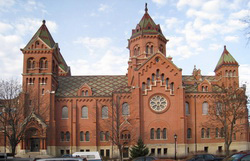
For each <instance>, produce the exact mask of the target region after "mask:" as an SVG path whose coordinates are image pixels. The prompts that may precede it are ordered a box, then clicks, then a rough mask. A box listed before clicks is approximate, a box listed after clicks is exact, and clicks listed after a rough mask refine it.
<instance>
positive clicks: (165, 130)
mask: <svg viewBox="0 0 250 161" xmlns="http://www.w3.org/2000/svg"><path fill="white" fill-rule="evenodd" d="M162 138H163V139H167V129H166V128H164V129H163V131H162Z"/></svg>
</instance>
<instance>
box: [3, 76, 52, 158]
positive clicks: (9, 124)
mask: <svg viewBox="0 0 250 161" xmlns="http://www.w3.org/2000/svg"><path fill="white" fill-rule="evenodd" d="M35 91H36V90H33V93H29V94H27V93H24V92H22V86H21V84H20V83H19V82H18V81H17V80H15V79H10V80H1V81H0V105H1V109H0V111H1V112H0V128H1V131H2V132H3V134H4V139H5V141H4V142H5V143H4V144H5V147H6V144H7V143H8V144H9V145H10V148H11V153H12V155H13V156H14V155H15V154H16V147H17V145H18V144H19V143H20V141H21V140H22V139H23V138H24V135H25V131H26V129H27V126H28V124H29V120H30V118H31V116H32V114H33V113H36V114H38V115H39V116H42V117H43V116H45V113H46V108H43V109H42V108H41V110H40V111H39V110H38V109H39V108H40V106H42V105H41V104H42V103H46V104H47V101H42V100H43V99H44V98H42V97H37V96H35V95H34V93H36V92H35ZM31 101H32V102H33V103H31ZM45 107H46V106H45Z"/></svg>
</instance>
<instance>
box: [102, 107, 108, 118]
mask: <svg viewBox="0 0 250 161" xmlns="http://www.w3.org/2000/svg"><path fill="white" fill-rule="evenodd" d="M102 118H103V119H106V118H108V107H107V106H103V107H102Z"/></svg>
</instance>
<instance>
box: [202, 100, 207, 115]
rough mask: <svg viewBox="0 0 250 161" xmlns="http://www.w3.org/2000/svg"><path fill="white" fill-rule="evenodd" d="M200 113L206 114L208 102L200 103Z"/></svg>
mask: <svg viewBox="0 0 250 161" xmlns="http://www.w3.org/2000/svg"><path fill="white" fill-rule="evenodd" d="M202 114H203V115H207V114H208V103H207V102H203V104H202Z"/></svg>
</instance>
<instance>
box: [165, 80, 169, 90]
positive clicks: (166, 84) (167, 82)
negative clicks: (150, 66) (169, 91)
mask: <svg viewBox="0 0 250 161" xmlns="http://www.w3.org/2000/svg"><path fill="white" fill-rule="evenodd" d="M168 82H169V78H166V88H168Z"/></svg>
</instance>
